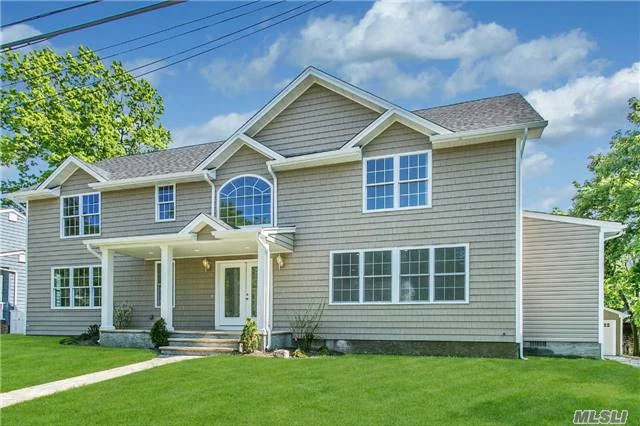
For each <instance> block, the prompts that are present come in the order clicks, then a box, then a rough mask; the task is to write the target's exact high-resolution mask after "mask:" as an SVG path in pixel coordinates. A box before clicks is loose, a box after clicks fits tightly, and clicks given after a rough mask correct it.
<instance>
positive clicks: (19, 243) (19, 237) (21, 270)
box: [0, 210, 27, 310]
mask: <svg viewBox="0 0 640 426" xmlns="http://www.w3.org/2000/svg"><path fill="white" fill-rule="evenodd" d="M9 214H10V212H9V211H6V210H5V211H2V212H0V253H8V252H13V251H18V250H25V254H26V248H27V221H26V219H25V218H24V217H22V216H20V215H17V221H16V222H12V221H10V220H9ZM0 269H5V270H8V271H11V272H15V273H16V281H15V284H14V285H13V286H10V287H9V288H8V289H7V290H8V292H7V293H8V300H5V302H8V303H9V304H10V305H11V306H13V307H14V308H17V309H19V310H25V308H26V306H25V305H26V297H27V274H26V272H27V265H26V263H24V262H20V256H19V255H18V254H15V255H10V256H2V257H0ZM7 284H8V283H6V282H5V283H4V285H7Z"/></svg>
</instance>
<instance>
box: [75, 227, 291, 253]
mask: <svg viewBox="0 0 640 426" xmlns="http://www.w3.org/2000/svg"><path fill="white" fill-rule="evenodd" d="M294 233H295V227H293V226H287V227H275V228H242V229H229V230H228V229H223V230H215V229H212V230H211V232H210V233H209V234H204V235H203V233H202V232H199V233H198V232H190V233H183V232H182V231H181V232H178V233H171V234H157V235H144V236H135V237H118V238H99V239H92V240H84V241H83V242H84V244H85V245H86V246H87V247H90V248H94V247H95V248H99V249H110V250H113V251H115V252H117V253H121V254H125V255H128V256H132V257H136V258H140V259H159V258H160V247H161V246H165V245H166V246H170V247H172V248H173V257H174V258H189V257H217V256H243V255H247V256H256V255H257V252H258V235H262V236H263V237H264V238H265V240H266V242H267V243H268V244H269V248H270V251H271V253H273V254H277V253H291V252H292V251H293V234H294Z"/></svg>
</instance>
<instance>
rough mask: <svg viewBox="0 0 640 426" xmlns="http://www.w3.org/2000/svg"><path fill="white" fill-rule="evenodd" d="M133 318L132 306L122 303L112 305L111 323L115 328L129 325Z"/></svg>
mask: <svg viewBox="0 0 640 426" xmlns="http://www.w3.org/2000/svg"><path fill="white" fill-rule="evenodd" d="M132 320H133V306H131V305H127V304H126V303H123V304H122V305H115V306H114V307H113V325H114V327H115V328H117V329H119V330H120V329H123V328H127V327H129V325H130V324H131V321H132Z"/></svg>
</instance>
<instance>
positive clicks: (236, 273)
mask: <svg viewBox="0 0 640 426" xmlns="http://www.w3.org/2000/svg"><path fill="white" fill-rule="evenodd" d="M224 316H225V318H239V317H240V268H238V267H229V268H225V270H224Z"/></svg>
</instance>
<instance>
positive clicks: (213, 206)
mask: <svg viewBox="0 0 640 426" xmlns="http://www.w3.org/2000/svg"><path fill="white" fill-rule="evenodd" d="M204 180H206V181H207V183H208V184H209V185H211V216H213V217H217V215H216V185H215V184H214V183H213V178H212V177H211V173H210V172H209V171H207V170H205V171H204Z"/></svg>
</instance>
